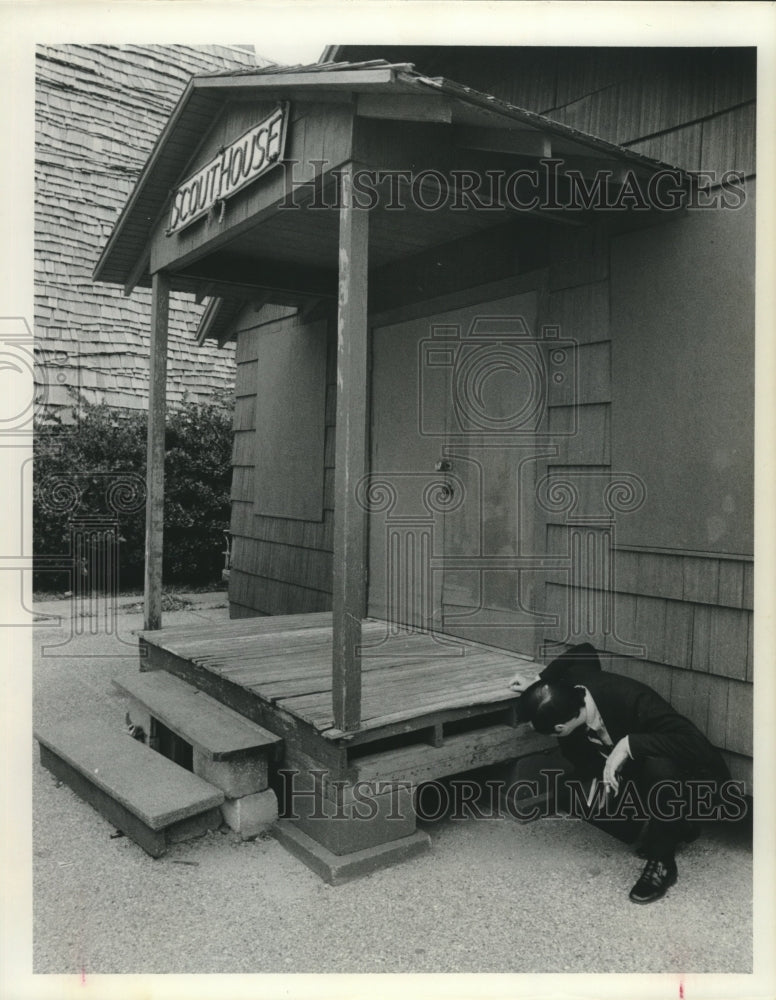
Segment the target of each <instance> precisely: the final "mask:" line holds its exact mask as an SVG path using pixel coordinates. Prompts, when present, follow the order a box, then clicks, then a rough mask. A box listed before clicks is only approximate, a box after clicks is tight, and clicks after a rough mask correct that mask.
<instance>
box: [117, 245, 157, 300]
mask: <svg viewBox="0 0 776 1000" xmlns="http://www.w3.org/2000/svg"><path fill="white" fill-rule="evenodd" d="M150 263H151V248H150V246H146V248H145V250H143V252H142V254H141V255H140V256H139V257H138V259H137V261H136V262H135V266H134V267H133V268H132V270H131V271H130V272H129V276H128V277H127V280H126V283H125V285H124V295H125V296H130V295H131V294H132V292H133V290H134V288H135V286H136V285H137V284H138V282H139V281H140V279H141V278H142V277H143V275H144V274H145V273H146V272H147V271H148V265H149V264H150Z"/></svg>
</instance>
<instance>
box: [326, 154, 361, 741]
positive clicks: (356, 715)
mask: <svg viewBox="0 0 776 1000" xmlns="http://www.w3.org/2000/svg"><path fill="white" fill-rule="evenodd" d="M354 170H355V165H354V164H353V163H349V164H347V165H346V166H345V167H343V169H342V184H341V187H340V191H341V198H342V203H341V206H340V246H339V307H338V314H337V435H336V457H335V466H336V468H335V476H334V483H335V494H334V496H335V499H334V580H333V602H332V604H333V612H334V616H333V617H334V643H333V650H332V708H333V711H334V725H335V726H336V727H337V728H338V729H342V730H351V729H357V728H358V726H359V725H360V724H361V654H360V645H361V621H362V619H363V618H364V616H365V614H366V582H367V551H366V537H367V536H366V525H367V521H366V511H365V510H364V508H363V506H362V505H361V504H360V503H359V501H358V499H357V497H356V487H357V485H358V483H359V480H360V479H361V478H362V477H363V476H364V475H365V474H366V472H367V467H368V456H367V447H368V437H367V421H368V415H369V381H368V375H369V370H368V349H369V344H368V327H367V271H368V262H369V214H368V211H367V210H366V209H364V208H358V207H356V206H354V204H353V174H354Z"/></svg>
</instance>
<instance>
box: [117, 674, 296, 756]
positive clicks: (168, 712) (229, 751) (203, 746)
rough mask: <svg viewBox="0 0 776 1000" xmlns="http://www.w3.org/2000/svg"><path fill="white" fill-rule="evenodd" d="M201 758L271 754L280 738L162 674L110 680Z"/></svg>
mask: <svg viewBox="0 0 776 1000" xmlns="http://www.w3.org/2000/svg"><path fill="white" fill-rule="evenodd" d="M113 683H114V684H115V685H116V686H117V687H118V688H119V689H120V690H121V691H123V692H125V693H126V694H128V695H130V696H131V697H132V698H134V699H135V701H137V702H139V703H140V704H141V705H142V706H143V707H144V708H145V709H146V710H147V712H148V713H149V715H151V716H152V717H153V718H154V719H158V720H159V722H161V723H163V724H164V725H165V726H166V727H167V728H168V729H170V730H172V732H174V733H175V735H176V736H178V737H180V739H182V740H185V742H186V743H190V744H191V745H192V747H194V749H195V750H196V751H198V753H200V754H201V755H202V756H203V757H205V758H207V759H208V760H211V761H225V760H229V758H231V757H245V756H246V755H250V754H251V753H253V752H255V751H264V752H266V753H267V755H268V756H270V757H272V756H275V755H276V754H277V753H278V752H279V750H280V748H281V746H282V742H283V741H282V739H281V738H280V737H279V736H275V735H274V734H273V733H270V732H269V731H268V730H266V729H262V727H261V726H257V725H256V724H255V723H254V722H251V721H250V719H246V718H245V716H243V715H240V714H239V713H238V712H234V711H232V709H231V708H227V707H226V705H222V704H221V703H220V702H218V701H216V700H215V698H211V697H210V695H207V694H205V692H204V691H199V690H197V688H195V687H193V686H192V685H191V684H187V683H186V682H185V681H182V680H180V679H179V678H178V677H174V676H173V675H172V674H170V673H167V671H165V670H154V671H150V672H148V673H138V674H137V675H135V676H134V677H131V678H129V679H126V678H123V679H122V680H121V681H117V680H114V682H113Z"/></svg>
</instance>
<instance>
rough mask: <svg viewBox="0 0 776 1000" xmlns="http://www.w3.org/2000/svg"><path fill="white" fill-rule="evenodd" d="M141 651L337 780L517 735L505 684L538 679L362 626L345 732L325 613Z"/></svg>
mask: <svg viewBox="0 0 776 1000" xmlns="http://www.w3.org/2000/svg"><path fill="white" fill-rule="evenodd" d="M140 641H141V647H143V650H142V654H141V655H142V656H143V660H142V661H141V663H142V668H143V669H159V668H162V669H166V670H169V671H170V672H172V673H174V674H176V675H177V676H179V677H182V678H183V679H184V680H187V681H189V682H190V683H192V684H195V685H196V686H197V687H199V688H200V689H202V690H205V691H207V692H208V693H209V694H211V695H213V696H214V697H216V698H218V699H219V700H220V701H222V702H223V703H224V704H227V705H229V706H230V707H232V708H234V709H236V710H237V711H239V712H242V714H244V715H246V716H247V717H248V718H252V719H253V720H254V721H256V722H258V723H259V724H260V725H262V726H266V727H267V728H268V729H269V730H270V731H272V732H275V733H277V734H278V735H280V736H282V737H284V738H285V739H286V740H287V741H288V743H289V744H290V749H291V750H292V753H291V754H290V756H291V757H295V756H298V753H302V754H305V755H306V756H308V757H309V758H310V759H311V760H312V761H316V762H320V763H322V764H325V765H327V766H329V767H334V768H335V769H336V770H337V771H338V772H340V773H342V774H345V773H353V767H354V762H355V761H356V760H357V759H358V758H359V757H364V756H365V755H374V754H375V753H379V752H382V751H397V750H400V749H401V748H402V747H405V746H406V745H407V744H408V743H412V742H418V741H419V742H421V743H424V744H425V745H426V747H429V746H430V747H434V748H440V747H442V745H443V743H444V742H445V740H446V739H453V738H458V739H459V741H460V737H461V734H462V733H466V732H467V731H469V730H482V729H486V728H487V727H491V726H492V727H499V728H503V727H504V726H511V727H514V726H515V725H516V722H515V703H516V696H515V695H514V693H513V692H511V691H510V690H509V687H508V684H509V681H510V680H511V678H512V677H513V676H514V675H515V674H516V673H518V672H525V674H526V675H529V676H533V675H534V674H535V673H536V671H537V669H538V665H537V664H536V663H534V662H533V661H531V660H529V659H527V658H526V657H523V656H520V655H519V654H516V653H512V652H509V651H506V650H501V649H496V648H494V647H492V646H485V645H482V644H479V643H475V642H471V641H469V640H463V639H457V638H453V637H451V636H447V635H443V634H441V633H430V632H423V631H419V630H414V629H410V628H407V627H397V626H395V625H389V624H388V623H386V622H382V621H378V620H375V619H367V620H366V621H365V622H364V624H363V635H362V641H363V647H362V722H361V726H360V727H359V728H358V729H357V730H355V731H351V732H343V731H341V730H339V729H336V728H335V726H334V719H333V713H332V703H331V650H332V618H331V614H330V613H322V614H306V615H289V616H276V617H266V618H248V619H238V620H235V621H230V622H225V623H223V624H218V625H213V624H207V625H202V626H186V627H177V628H167V629H162V630H160V631H153V632H144V633H142V635H141V640H140ZM521 728H522V729H525V728H526V727H521ZM515 735H517V734H515ZM502 742H503V740H502ZM529 742H530V740H529ZM505 756H509V754H506V755H505ZM364 763H365V762H364Z"/></svg>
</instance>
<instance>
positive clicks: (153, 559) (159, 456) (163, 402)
mask: <svg viewBox="0 0 776 1000" xmlns="http://www.w3.org/2000/svg"><path fill="white" fill-rule="evenodd" d="M169 302H170V278H169V276H168V275H167V273H166V272H165V271H157V272H156V274H154V275H153V278H152V296H151V360H150V368H149V389H148V451H147V459H146V538H145V628H146V629H158V628H161V627H162V541H163V539H162V531H163V524H164V425H165V416H166V410H167V322H168V315H169Z"/></svg>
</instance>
